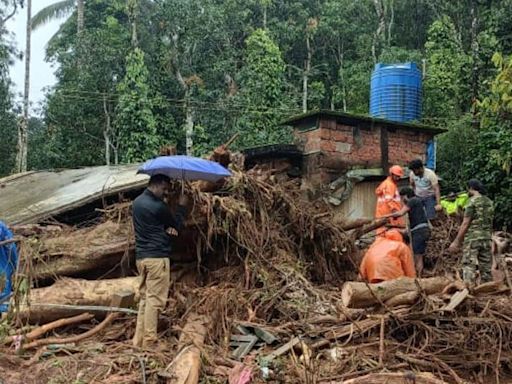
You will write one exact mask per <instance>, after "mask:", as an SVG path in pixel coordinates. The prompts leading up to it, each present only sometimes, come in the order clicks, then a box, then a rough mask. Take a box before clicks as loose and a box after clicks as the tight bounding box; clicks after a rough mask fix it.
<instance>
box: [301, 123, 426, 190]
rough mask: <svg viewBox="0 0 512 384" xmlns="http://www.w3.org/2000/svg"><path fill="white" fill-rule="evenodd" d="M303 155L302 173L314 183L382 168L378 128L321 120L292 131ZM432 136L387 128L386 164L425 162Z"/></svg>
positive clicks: (379, 130)
mask: <svg viewBox="0 0 512 384" xmlns="http://www.w3.org/2000/svg"><path fill="white" fill-rule="evenodd" d="M295 136H296V139H297V141H298V143H299V146H300V147H301V148H302V150H303V151H304V154H305V155H306V156H305V158H304V159H305V160H304V161H305V164H304V170H305V171H306V173H307V176H308V177H309V178H310V179H311V180H314V181H316V182H321V183H325V182H329V181H331V180H334V179H335V178H337V177H339V176H340V175H341V174H342V173H344V172H346V171H347V170H348V169H351V168H379V167H381V166H382V155H381V138H380V136H381V127H380V126H379V125H377V124H375V125H373V126H371V127H366V126H363V127H353V126H349V125H345V124H341V123H338V122H337V121H336V118H335V117H333V118H323V119H322V120H320V122H319V127H318V128H317V129H314V130H309V131H296V132H295ZM431 138H432V135H430V134H425V133H422V132H415V131H410V130H405V129H391V128H388V162H389V164H390V165H391V164H400V165H407V164H408V163H409V162H410V161H411V160H413V159H417V158H420V159H422V160H425V151H426V143H427V141H428V140H430V139H431Z"/></svg>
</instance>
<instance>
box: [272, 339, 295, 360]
mask: <svg viewBox="0 0 512 384" xmlns="http://www.w3.org/2000/svg"><path fill="white" fill-rule="evenodd" d="M299 343H300V338H299V337H294V338H293V339H291V340H290V341H289V342H287V343H286V344H284V345H282V346H281V347H279V348H277V349H276V350H275V351H274V352H272V353H270V354H268V355H267V356H265V357H263V359H264V360H265V361H267V362H270V361H272V360H274V359H275V358H276V357H279V356H281V355H283V354H285V353H286V352H288V351H289V350H291V349H292V348H293V347H295V346H296V345H297V344H299Z"/></svg>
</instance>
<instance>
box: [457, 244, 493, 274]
mask: <svg viewBox="0 0 512 384" xmlns="http://www.w3.org/2000/svg"><path fill="white" fill-rule="evenodd" d="M491 269H492V252H491V241H490V240H470V241H466V242H464V247H463V250H462V278H463V279H464V281H465V282H467V283H470V284H475V283H476V277H477V273H478V272H479V273H480V279H481V281H480V283H486V282H488V281H492V275H491Z"/></svg>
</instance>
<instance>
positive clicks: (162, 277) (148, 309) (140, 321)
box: [133, 258, 170, 348]
mask: <svg viewBox="0 0 512 384" xmlns="http://www.w3.org/2000/svg"><path fill="white" fill-rule="evenodd" d="M137 270H138V271H139V275H140V286H139V293H140V301H139V313H138V315H137V327H136V329H135V336H134V337H133V345H134V346H136V347H143V348H146V347H150V346H151V345H152V344H155V343H156V342H157V326H158V315H159V313H160V312H162V311H163V310H164V309H165V305H166V303H167V296H168V294H169V286H170V261H169V259H168V258H148V259H142V260H137Z"/></svg>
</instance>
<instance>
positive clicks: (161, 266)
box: [133, 156, 231, 348]
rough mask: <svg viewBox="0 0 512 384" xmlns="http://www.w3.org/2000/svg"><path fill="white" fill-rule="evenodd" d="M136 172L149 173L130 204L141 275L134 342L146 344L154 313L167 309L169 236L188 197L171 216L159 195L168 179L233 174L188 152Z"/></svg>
mask: <svg viewBox="0 0 512 384" xmlns="http://www.w3.org/2000/svg"><path fill="white" fill-rule="evenodd" d="M137 173H143V174H146V175H149V176H151V178H150V180H149V185H148V188H147V189H146V190H145V191H144V193H143V194H142V195H140V196H139V197H137V198H136V199H135V201H134V202H133V225H134V228H135V253H136V258H137V269H138V270H139V273H140V275H141V285H140V303H139V314H138V316H137V328H136V330H135V336H134V338H133V344H134V345H135V346H137V347H143V348H150V347H151V346H152V345H154V344H156V342H157V324H158V313H159V312H160V311H162V310H163V309H164V308H165V303H166V301H167V295H168V292H169V285H170V279H171V275H170V271H169V269H170V260H169V256H170V254H171V251H172V249H171V238H170V235H174V236H176V235H177V234H178V231H179V230H180V229H181V227H182V225H183V220H184V217H185V213H186V209H185V205H186V204H187V200H188V199H187V198H186V196H185V195H184V194H183V188H184V184H182V194H181V196H180V198H179V200H178V204H179V206H178V208H177V211H176V215H175V216H174V217H173V215H172V214H171V212H170V210H169V207H168V206H167V205H166V204H165V203H164V201H163V198H164V196H165V195H166V194H167V193H168V192H169V185H170V181H171V179H175V180H181V181H182V183H184V182H185V181H192V180H204V181H210V182H213V183H215V182H218V181H219V180H222V179H224V178H225V177H229V176H231V172H230V171H229V170H228V169H226V168H224V167H223V166H222V165H220V164H219V163H216V162H214V161H209V160H205V159H201V158H197V157H190V156H159V157H156V158H154V159H150V160H148V161H146V162H145V163H144V164H142V165H141V167H140V168H139V170H138V171H137Z"/></svg>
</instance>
